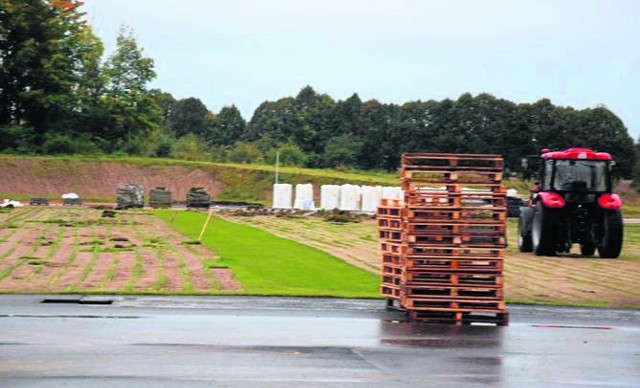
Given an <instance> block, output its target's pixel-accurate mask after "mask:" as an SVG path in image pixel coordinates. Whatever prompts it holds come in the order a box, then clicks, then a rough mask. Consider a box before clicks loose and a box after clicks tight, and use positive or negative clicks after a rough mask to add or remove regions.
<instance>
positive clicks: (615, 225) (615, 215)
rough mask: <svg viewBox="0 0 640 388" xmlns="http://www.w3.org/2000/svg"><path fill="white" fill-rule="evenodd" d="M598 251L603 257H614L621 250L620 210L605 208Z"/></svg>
mask: <svg viewBox="0 0 640 388" xmlns="http://www.w3.org/2000/svg"><path fill="white" fill-rule="evenodd" d="M600 228H601V232H602V233H601V236H600V241H599V242H598V253H599V254H600V257H602V258H603V259H615V258H617V257H618V256H620V251H621V250H622V235H623V229H622V214H621V213H620V210H606V211H605V212H604V215H603V217H602V225H601V226H600Z"/></svg>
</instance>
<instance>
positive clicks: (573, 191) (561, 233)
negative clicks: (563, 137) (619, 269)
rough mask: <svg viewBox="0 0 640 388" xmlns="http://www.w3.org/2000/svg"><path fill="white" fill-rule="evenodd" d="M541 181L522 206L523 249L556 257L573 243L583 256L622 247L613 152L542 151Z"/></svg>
mask: <svg viewBox="0 0 640 388" xmlns="http://www.w3.org/2000/svg"><path fill="white" fill-rule="evenodd" d="M540 160H541V162H540V173H539V180H540V181H539V183H538V185H537V187H536V188H535V189H534V190H532V195H531V198H530V199H529V202H528V206H527V207H524V208H522V209H521V215H520V220H519V222H518V229H519V231H518V238H519V240H518V241H519V243H518V246H519V248H520V251H522V252H531V251H533V252H535V253H536V254H537V255H546V256H553V255H555V254H556V253H558V252H564V253H568V252H570V251H571V246H572V244H574V243H578V244H580V251H581V253H582V254H583V255H593V253H594V252H595V250H596V248H597V249H598V253H599V254H600V257H618V256H619V254H620V249H621V247H622V215H621V212H620V208H621V205H622V202H621V200H620V197H619V196H618V195H616V194H612V184H611V174H610V171H611V166H612V165H613V163H614V162H613V161H612V160H611V155H609V154H608V153H606V152H596V151H593V150H591V149H589V148H569V149H567V150H565V151H549V150H546V149H545V150H542V155H541V157H540Z"/></svg>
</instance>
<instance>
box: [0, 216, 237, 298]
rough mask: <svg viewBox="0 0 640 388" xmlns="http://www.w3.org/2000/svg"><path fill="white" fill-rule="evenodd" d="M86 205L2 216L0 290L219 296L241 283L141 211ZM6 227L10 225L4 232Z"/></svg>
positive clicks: (199, 249) (204, 252) (208, 254)
mask: <svg viewBox="0 0 640 388" xmlns="http://www.w3.org/2000/svg"><path fill="white" fill-rule="evenodd" d="M101 213H102V212H101V211H100V210H96V209H90V208H86V207H81V208H66V207H58V206H49V207H25V208H19V209H14V210H13V211H11V212H8V213H0V225H3V226H2V227H1V228H0V292H12V293H13V292H15V293H21V292H25V293H27V292H38V293H44V292H51V293H55V292H105V293H111V292H113V293H148V292H153V293H172V294H179V293H187V294H190V293H194V294H207V293H220V292H227V291H239V290H241V289H242V287H241V285H240V284H239V283H238V282H237V281H235V279H234V278H233V275H232V274H231V273H230V272H229V271H228V270H227V271H217V270H215V271H214V270H212V269H211V268H209V266H210V263H211V262H212V261H214V260H216V259H217V256H216V254H215V253H214V252H212V251H210V250H208V249H207V248H206V247H203V246H189V247H186V246H185V245H184V244H183V243H184V242H185V241H186V238H185V237H184V236H182V235H181V234H179V233H178V232H176V231H175V230H173V229H171V228H170V227H169V226H167V225H165V224H164V223H163V222H161V221H160V220H158V219H157V218H156V217H154V216H153V215H152V214H151V213H149V212H146V211H129V212H117V215H116V217H115V218H102V217H101ZM7 225H10V226H11V227H8V226H7Z"/></svg>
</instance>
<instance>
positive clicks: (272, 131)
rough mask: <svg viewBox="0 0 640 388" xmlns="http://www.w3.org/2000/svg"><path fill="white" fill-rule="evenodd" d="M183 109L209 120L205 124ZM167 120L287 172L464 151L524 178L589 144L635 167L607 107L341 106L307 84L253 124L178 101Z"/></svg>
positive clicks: (498, 102) (239, 158)
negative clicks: (533, 165)
mask: <svg viewBox="0 0 640 388" xmlns="http://www.w3.org/2000/svg"><path fill="white" fill-rule="evenodd" d="M196 101H197V100H196ZM196 106H197V107H198V108H197V109H196V108H195V107H196ZM184 110H189V112H191V113H194V112H201V113H198V116H199V117H200V118H201V119H199V120H195V119H194V118H188V116H189V115H188V114H186V113H185V112H184ZM165 115H167V117H169V118H168V119H165V120H166V121H165V127H166V128H167V129H168V130H169V132H172V133H173V134H174V135H176V136H178V137H179V136H182V135H184V134H186V133H192V134H194V135H196V136H197V137H198V138H200V139H201V140H202V141H203V142H204V145H205V147H203V149H207V148H208V149H209V150H212V152H213V153H212V155H213V157H214V158H216V159H218V160H226V161H234V162H268V163H272V162H273V160H274V155H275V152H276V151H278V150H279V151H280V153H281V161H284V163H285V164H292V165H303V166H308V167H347V168H360V169H369V170H370V169H374V170H389V171H391V170H395V169H397V168H398V167H399V163H400V155H401V153H403V152H455V153H476V154H501V155H504V157H505V163H506V166H507V168H508V169H509V170H510V171H512V172H516V171H519V170H520V169H521V161H522V158H523V157H525V156H527V155H538V154H539V152H540V150H541V149H542V148H550V149H564V148H568V147H574V146H584V147H591V148H594V149H597V150H602V151H607V152H610V153H612V154H613V156H614V157H615V159H616V161H617V164H616V167H615V169H616V171H617V173H618V174H619V175H621V176H630V175H631V174H632V170H633V169H634V164H635V147H634V143H633V140H632V139H631V137H630V136H629V134H628V132H627V129H626V128H625V126H624V124H623V123H622V121H621V120H620V119H619V118H618V117H617V116H616V115H615V114H613V113H612V112H611V111H609V110H608V109H607V108H605V107H597V108H593V109H584V110H576V109H573V108H570V107H558V106H554V105H553V104H552V103H551V102H550V101H549V100H548V99H542V100H540V101H538V102H536V103H534V104H515V103H513V102H511V101H507V100H504V99H498V98H495V97H493V96H491V95H489V94H480V95H477V96H475V97H474V96H472V95H470V94H463V95H462V96H460V97H459V98H458V99H457V100H455V101H454V100H449V99H446V100H442V101H433V100H430V101H426V102H423V101H413V102H407V103H405V104H402V105H396V104H383V103H380V102H378V101H375V100H371V101H365V102H363V101H361V100H360V98H359V97H358V95H357V94H354V95H353V96H351V97H349V98H347V99H345V100H343V101H335V100H334V99H332V98H331V97H329V96H327V95H326V94H319V93H316V92H315V91H314V90H313V89H312V88H311V87H309V86H307V87H305V88H303V89H302V90H301V91H300V92H299V93H298V95H297V96H296V97H285V98H281V99H279V100H277V101H265V102H263V103H262V104H261V105H260V106H259V107H258V108H257V109H256V110H255V112H254V114H253V117H252V118H251V120H250V121H249V122H248V123H245V122H244V121H243V120H242V117H241V115H240V112H238V110H237V109H236V108H235V107H226V108H223V109H222V110H221V111H220V112H219V113H218V114H217V115H213V114H211V113H209V111H207V110H206V108H204V106H203V105H201V102H199V101H197V104H196V102H190V103H187V100H179V101H176V102H174V103H173V104H172V105H171V107H169V108H165ZM176 117H180V119H178V120H175V118H176Z"/></svg>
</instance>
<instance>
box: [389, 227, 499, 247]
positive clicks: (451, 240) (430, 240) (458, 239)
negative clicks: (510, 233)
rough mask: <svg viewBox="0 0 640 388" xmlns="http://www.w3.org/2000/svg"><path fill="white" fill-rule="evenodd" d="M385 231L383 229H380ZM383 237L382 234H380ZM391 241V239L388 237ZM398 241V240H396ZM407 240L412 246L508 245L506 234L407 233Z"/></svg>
mask: <svg viewBox="0 0 640 388" xmlns="http://www.w3.org/2000/svg"><path fill="white" fill-rule="evenodd" d="M380 233H383V231H380ZM380 237H382V235H381V236H380ZM388 240H389V241H391V239H388ZM394 241H398V240H394ZM406 242H407V243H408V244H409V246H411V245H412V244H443V245H451V244H455V245H462V244H468V245H472V246H477V247H494V248H505V247H506V245H507V239H506V238H505V237H504V236H484V235H478V236H475V235H466V236H453V235H418V236H417V235H407V236H406Z"/></svg>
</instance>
